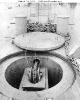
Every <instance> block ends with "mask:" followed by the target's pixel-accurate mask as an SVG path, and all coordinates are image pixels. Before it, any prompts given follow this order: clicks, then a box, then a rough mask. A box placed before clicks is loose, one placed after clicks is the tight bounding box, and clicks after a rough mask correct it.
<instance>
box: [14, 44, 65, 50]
mask: <svg viewBox="0 0 80 100" xmlns="http://www.w3.org/2000/svg"><path fill="white" fill-rule="evenodd" d="M14 44H15V45H16V46H17V47H18V48H20V49H22V50H29V51H52V50H57V49H59V48H61V47H63V46H64V44H65V42H64V43H63V44H61V45H59V46H56V47H52V48H42V49H39V48H30V47H26V48H24V47H23V46H20V45H19V44H16V43H15V42H14Z"/></svg>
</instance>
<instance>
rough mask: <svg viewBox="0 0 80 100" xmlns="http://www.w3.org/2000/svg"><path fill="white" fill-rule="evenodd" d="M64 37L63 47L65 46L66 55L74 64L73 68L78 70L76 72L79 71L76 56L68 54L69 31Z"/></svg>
mask: <svg viewBox="0 0 80 100" xmlns="http://www.w3.org/2000/svg"><path fill="white" fill-rule="evenodd" d="M64 38H65V46H64V47H65V54H66V57H67V58H68V60H69V61H70V62H71V63H72V64H73V65H74V66H75V69H76V70H77V71H78V73H80V68H79V66H80V65H79V64H78V63H77V61H76V58H73V57H71V56H69V43H70V39H71V36H70V35H69V33H67V35H66V36H64Z"/></svg>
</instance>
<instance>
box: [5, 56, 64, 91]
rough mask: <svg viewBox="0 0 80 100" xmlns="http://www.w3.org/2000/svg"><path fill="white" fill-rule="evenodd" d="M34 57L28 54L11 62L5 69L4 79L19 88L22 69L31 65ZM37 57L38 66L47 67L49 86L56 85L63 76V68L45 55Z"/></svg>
mask: <svg viewBox="0 0 80 100" xmlns="http://www.w3.org/2000/svg"><path fill="white" fill-rule="evenodd" d="M34 59H35V57H31V56H30V57H27V58H21V59H19V60H16V61H14V62H13V63H11V64H10V65H9V66H8V67H7V69H6V71H5V78H6V81H7V82H8V83H9V84H10V85H11V86H12V87H14V88H16V89H19V86H20V83H21V80H22V77H23V73H24V70H25V68H27V67H31V66H33V60H34ZM37 59H39V61H40V64H39V65H40V67H45V68H47V69H48V84H49V88H51V87H53V86H55V85H57V84H58V83H59V82H60V81H61V79H62V76H63V70H62V68H61V67H60V65H59V64H58V63H56V62H55V61H53V60H51V59H49V58H47V57H37ZM41 90H42V89H41Z"/></svg>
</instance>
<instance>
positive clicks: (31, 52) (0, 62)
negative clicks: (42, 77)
mask: <svg viewBox="0 0 80 100" xmlns="http://www.w3.org/2000/svg"><path fill="white" fill-rule="evenodd" d="M35 53H36V56H37V55H38V56H51V57H53V56H55V57H58V58H60V59H62V60H63V61H65V62H66V63H68V64H69V65H70V66H71V68H72V69H73V70H74V71H75V69H74V67H73V64H72V63H71V62H70V61H69V60H68V59H67V58H66V57H64V56H62V55H60V54H58V53H55V52H44V51H42V52H40V51H37V52H36V51H25V50H23V51H18V52H15V53H12V54H9V55H7V56H5V57H3V58H2V59H0V64H2V63H3V62H4V61H6V60H8V59H10V58H13V57H16V56H25V55H26V56H35Z"/></svg>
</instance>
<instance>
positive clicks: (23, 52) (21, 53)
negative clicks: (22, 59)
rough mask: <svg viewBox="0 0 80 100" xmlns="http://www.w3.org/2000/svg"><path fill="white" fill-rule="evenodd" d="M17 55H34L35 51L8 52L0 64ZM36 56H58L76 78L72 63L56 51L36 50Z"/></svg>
mask: <svg viewBox="0 0 80 100" xmlns="http://www.w3.org/2000/svg"><path fill="white" fill-rule="evenodd" d="M17 56H35V52H34V51H19V52H15V53H13V54H9V55H7V56H5V57H3V58H2V59H1V60H0V64H2V63H3V62H4V61H6V60H8V59H10V58H13V57H17ZM36 56H44V57H53V56H55V57H58V58H60V59H62V60H63V61H65V62H66V63H67V64H68V65H69V66H70V67H71V68H72V70H73V71H74V78H75V79H76V71H75V69H74V67H73V65H72V63H71V62H70V61H69V60H68V59H66V58H65V57H63V56H62V55H60V54H58V53H55V52H53V53H49V52H36ZM74 81H75V80H73V83H74ZM72 85H73V84H72ZM72 85H71V86H72ZM43 91H46V90H43ZM1 93H2V92H1ZM2 94H3V93H2ZM5 95H6V94H5Z"/></svg>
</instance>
